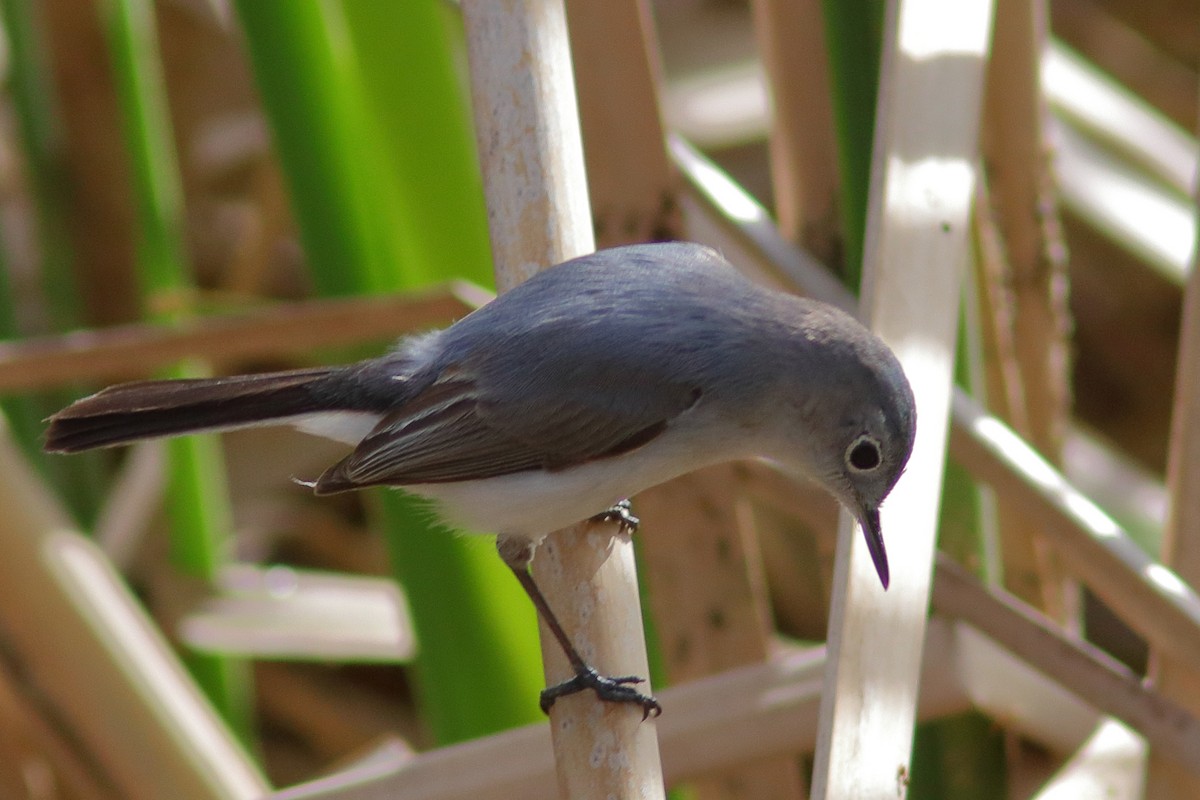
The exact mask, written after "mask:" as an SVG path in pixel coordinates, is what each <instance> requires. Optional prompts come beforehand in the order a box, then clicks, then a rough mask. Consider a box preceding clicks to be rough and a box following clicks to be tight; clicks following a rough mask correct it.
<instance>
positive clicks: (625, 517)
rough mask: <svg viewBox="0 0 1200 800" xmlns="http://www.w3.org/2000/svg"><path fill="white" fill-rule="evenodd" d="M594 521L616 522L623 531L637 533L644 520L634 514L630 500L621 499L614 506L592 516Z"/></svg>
mask: <svg viewBox="0 0 1200 800" xmlns="http://www.w3.org/2000/svg"><path fill="white" fill-rule="evenodd" d="M591 521H592V522H615V523H617V524H618V525H620V526H621V531H622V532H623V533H629V534H634V533H637V530H638V526H639V525H641V524H642V521H641V520H640V519H638V518H637V517H635V516H634V515H633V506H632V505H631V504H630V502H629V501H628V500H619V501H618V502H617V503H616V504H614V505H613V507H612V508H610V509H608V510H607V511H601V512H600V513H599V514H597V515H596V516H594V517H592V518H591Z"/></svg>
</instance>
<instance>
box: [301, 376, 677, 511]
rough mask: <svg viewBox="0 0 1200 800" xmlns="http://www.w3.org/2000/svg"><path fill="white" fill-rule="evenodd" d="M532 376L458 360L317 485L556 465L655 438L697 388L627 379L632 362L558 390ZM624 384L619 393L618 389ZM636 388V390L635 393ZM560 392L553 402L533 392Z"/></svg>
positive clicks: (445, 478) (458, 476) (431, 479)
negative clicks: (512, 375) (503, 376)
mask: <svg viewBox="0 0 1200 800" xmlns="http://www.w3.org/2000/svg"><path fill="white" fill-rule="evenodd" d="M539 372H540V371H539V370H537V369H534V370H533V373H534V374H532V375H528V376H526V379H527V381H526V382H525V384H524V385H521V383H522V382H521V381H513V380H511V379H510V380H506V381H503V382H497V381H495V380H488V375H487V374H486V370H485V374H484V375H483V376H479V375H476V374H472V371H471V370H467V369H455V368H451V369H449V370H446V371H444V372H443V374H442V376H441V377H440V378H439V379H438V380H437V381H435V382H433V383H432V384H430V385H429V386H428V387H427V388H426V389H425V390H423V391H421V392H419V393H418V394H417V395H416V396H414V397H413V398H412V399H411V400H410V401H409V402H407V403H405V404H404V405H403V406H402V407H400V408H399V409H397V410H395V411H393V412H392V413H390V414H389V415H387V416H385V417H384V419H383V420H381V421H380V423H379V425H378V426H377V427H376V428H375V430H374V431H372V432H371V434H370V435H368V436H367V437H366V438H365V439H364V440H363V441H362V442H361V443H359V445H358V447H357V448H356V449H355V450H354V452H353V453H351V454H350V455H349V456H347V457H346V458H345V459H343V460H342V461H340V462H339V463H337V464H335V465H334V466H332V467H330V468H329V469H328V470H327V471H326V472H325V473H324V474H323V475H322V476H321V477H320V478H319V479H318V481H317V483H316V487H315V488H316V491H317V492H318V493H332V492H338V491H345V490H348V489H355V488H359V487H362V486H370V485H378V484H390V485H397V486H402V485H410V484H418V483H443V482H450V481H464V480H474V479H481V478H489V477H495V476H499V475H507V474H511V473H516V472H523V471H527V470H535V469H546V470H551V471H553V470H559V469H565V468H567V467H570V466H573V465H576V464H581V463H584V462H587V461H593V460H596V459H601V458H606V457H611V456H616V455H619V454H621V453H624V452H628V451H630V450H633V449H636V448H638V447H640V446H642V445H644V444H646V443H647V442H650V441H651V440H653V439H654V438H655V437H657V436H658V435H659V434H661V433H662V432H663V431H664V430H666V428H667V425H668V424H669V423H670V422H671V420H672V419H674V418H675V417H677V416H678V415H679V414H681V413H683V412H684V411H686V410H687V409H688V408H690V407H691V406H692V405H694V404H695V402H696V401H697V399H698V398H699V396H700V390H699V389H698V388H697V387H694V386H688V385H683V384H681V383H671V382H669V381H664V380H661V379H658V380H647V381H643V382H642V385H640V386H639V385H638V383H636V382H635V383H634V384H633V385H632V386H630V385H628V384H625V385H623V386H621V387H618V386H615V385H614V384H613V382H612V381H614V380H622V381H628V380H629V379H630V377H631V376H629V375H628V374H626V372H627V371H626V370H620V369H617V368H616V367H614V368H612V369H609V368H605V367H604V366H602V365H596V366H593V365H588V367H587V373H586V374H584V375H578V374H576V375H574V376H572V380H571V381H570V385H568V386H563V385H561V384H559V385H558V386H557V390H556V391H554V392H539V391H536V387H535V389H534V390H533V391H530V390H529V385H528V381H533V382H534V383H535V384H536V382H537V378H538V373H539ZM616 389H620V390H619V391H614V390H616ZM631 389H632V391H631ZM547 396H553V397H556V398H558V402H557V404H556V405H554V406H553V407H546V406H544V405H541V406H539V405H538V404H537V402H536V401H535V399H534V398H537V397H543V398H544V397H547Z"/></svg>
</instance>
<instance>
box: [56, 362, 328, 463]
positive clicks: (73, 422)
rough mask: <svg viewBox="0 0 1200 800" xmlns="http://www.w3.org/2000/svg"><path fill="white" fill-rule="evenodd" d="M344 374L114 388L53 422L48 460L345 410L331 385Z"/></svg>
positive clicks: (296, 373) (315, 372) (305, 372)
mask: <svg viewBox="0 0 1200 800" xmlns="http://www.w3.org/2000/svg"><path fill="white" fill-rule="evenodd" d="M340 369H342V368H339V367H324V368H316V369H301V370H290V371H287V372H271V373H264V374H261V375H242V376H237V377H227V378H198V379H184V380H165V381H141V382H138V383H125V384H121V385H119V386H113V387H110V388H108V389H104V390H103V391H100V392H97V393H96V394H94V395H91V396H90V397H85V398H83V399H82V400H79V401H77V402H75V403H73V404H72V405H70V406H68V407H67V408H65V409H63V410H62V411H60V412H58V413H57V414H55V415H54V416H52V417H50V419H49V422H50V427H49V429H48V430H47V431H46V441H45V444H44V447H45V449H46V450H47V451H48V452H56V453H74V452H78V451H81V450H91V449H93V448H97V447H112V446H114V445H119V444H127V443H129V442H133V441H136V440H138V439H152V438H157V437H162V436H177V435H179V434H185V433H197V432H199V431H212V430H224V429H229V428H239V427H247V426H250V425H256V424H261V423H269V422H272V421H282V420H284V419H287V418H289V417H298V416H302V415H305V414H315V413H320V412H323V411H333V410H337V407H338V403H337V402H336V400H335V398H336V392H333V391H330V378H331V377H332V376H334V375H335V374H336V373H338V372H339V371H340Z"/></svg>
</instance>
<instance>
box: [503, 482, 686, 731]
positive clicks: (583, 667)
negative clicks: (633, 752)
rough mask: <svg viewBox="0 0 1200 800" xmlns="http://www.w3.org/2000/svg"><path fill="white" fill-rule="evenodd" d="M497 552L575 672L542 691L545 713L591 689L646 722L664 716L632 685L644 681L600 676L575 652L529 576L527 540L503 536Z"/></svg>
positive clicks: (633, 677) (530, 558) (530, 550)
mask: <svg viewBox="0 0 1200 800" xmlns="http://www.w3.org/2000/svg"><path fill="white" fill-rule="evenodd" d="M626 511H628V503H626ZM635 523H636V519H635ZM496 549H497V550H499V551H500V558H502V559H503V560H504V563H505V564H507V565H508V568H509V569H511V570H512V572H513V574H514V575H516V576H517V580H518V581H519V582H520V584H521V588H523V589H524V590H525V594H527V595H529V599H530V601H531V602H532V603H533V606H534V608H536V609H537V612H538V614H539V615H540V616H541V618H542V619H543V620H544V621H545V623H546V626H547V627H548V628H550V632H551V633H553V634H554V638H555V639H556V640H557V641H558V645H559V647H561V648H562V650H563V653H565V654H566V656H567V661H568V662H570V664H571V669H572V670H574V672H575V677H573V678H571V679H569V680H565V681H563V682H562V683H559V684H556V685H554V686H550V687H548V688H546V689H545V690H543V691H542V696H541V707H542V711H543V712H544V713H546V714H549V713H550V707H551V706H552V705H554V701H555V700H557V699H558V698H560V697H566V696H567V695H571V694H575V693H576V692H582V691H584V690H585V689H591V690H592V691H594V692H595V693H596V696H597V697H599V698H600V699H601V700H604V701H605V702H609V703H634V704H636V705H638V706H641V709H642V719H646V718H647V717H649V716H650V715H651V714H653V715H654V716H658V715H659V714H661V713H662V707H661V706H660V705H659V704H658V701H657V700H655V699H654V698H653V697H650V696H648V695H644V694H642V693H641V692H639V691H637V690H636V689H634V688H633V687H632V686H630V685H629V684H633V683H641V682H642V680H643V679H642V678H639V677H637V676H636V675H626V676H623V677H619V678H610V677H607V676H605V675H601V674H600V673H599V672H597V671H596V670H595V668H594V667H592V666H591V665H590V664H588V663H587V662H586V661H584V660H583V657H582V656H581V655H579V651H578V650H576V649H575V645H573V644H572V643H571V640H570V638H568V636H567V632H566V631H564V630H563V627H562V625H560V624H559V622H558V618H557V617H556V616H554V612H553V611H551V610H550V604H549V603H547V602H546V597H545V595H543V594H542V590H541V589H539V588H538V585H537V583H536V582H534V580H533V575H531V574H530V572H529V564H530V562H531V561H533V544H532V543H531V542H530V541H529V540H528V539H520V538H517V537H509V536H503V535H501V536H499V537H498V538H497V539H496Z"/></svg>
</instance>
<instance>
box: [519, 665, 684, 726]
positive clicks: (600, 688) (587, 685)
mask: <svg viewBox="0 0 1200 800" xmlns="http://www.w3.org/2000/svg"><path fill="white" fill-rule="evenodd" d="M642 682H643V681H642V679H641V678H639V677H637V676H636V675H625V676H623V677H620V678H609V677H606V676H604V675H601V674H600V673H598V672H596V670H594V669H592V668H591V667H586V668H585V669H584V670H582V671H580V672H577V673H575V677H573V678H571V679H570V680H566V681H563V682H562V683H560V684H557V685H555V686H551V687H549V688H548V689H545V690H543V691H542V697H541V706H542V712H543V713H545V714H549V713H550V707H551V706H553V705H554V701H555V700H557V699H558V698H560V697H566V696H567V695H572V694H576V693H577V692H582V691H585V690H587V689H591V690H592V691H593V692H595V693H596V696H597V697H598V698H600V699H601V700H603V701H604V702H606V703H633V704H635V705H638V706H641V709H642V721H645V720H646V719H648V718H649V717H650V715H651V714H653V715H654V716H656V717H657V716H658V715H659V714H661V713H662V706H660V705H659V704H658V701H657V700H655V699H654V698H653V697H650V696H649V695H644V694H642V693H641V692H639V691H638V690H637V689H634V688H633V687H632V686H631V685H630V684H634V683H642Z"/></svg>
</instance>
